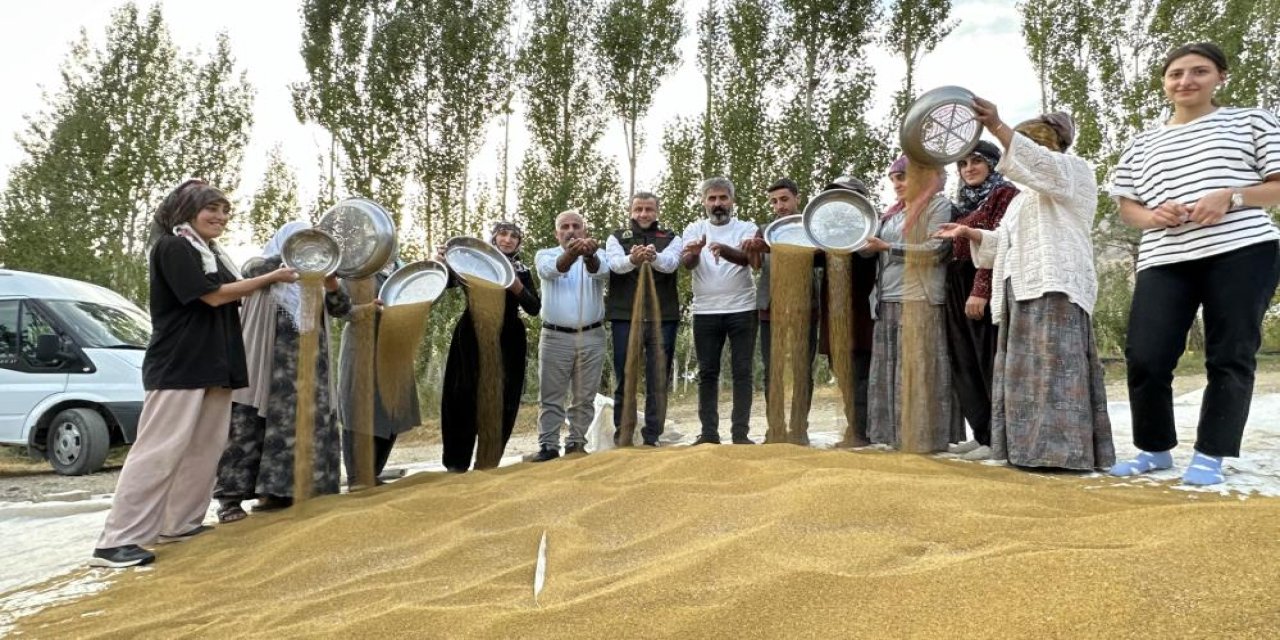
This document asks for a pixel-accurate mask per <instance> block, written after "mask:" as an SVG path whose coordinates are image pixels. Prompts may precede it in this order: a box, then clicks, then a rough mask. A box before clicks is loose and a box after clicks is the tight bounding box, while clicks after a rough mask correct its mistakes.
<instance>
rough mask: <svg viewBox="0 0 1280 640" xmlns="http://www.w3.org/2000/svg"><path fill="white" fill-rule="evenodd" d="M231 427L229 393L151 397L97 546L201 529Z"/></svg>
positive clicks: (169, 392)
mask: <svg viewBox="0 0 1280 640" xmlns="http://www.w3.org/2000/svg"><path fill="white" fill-rule="evenodd" d="M230 425H231V390H230V389H226V388H210V389H159V390H153V391H148V392H147V395H146V399H145V401H144V402H143V405H142V417H141V418H140V420H139V422H138V438H137V440H136V441H135V442H134V443H133V448H132V449H130V451H129V457H128V458H126V459H125V462H124V470H123V471H121V472H120V480H119V481H118V482H117V484H116V494H115V497H114V498H113V499H112V501H111V513H110V514H108V516H107V523H106V525H105V526H104V527H103V530H102V537H100V538H99V539H98V548H99V549H109V548H112V547H120V546H124V545H129V544H136V545H149V544H152V543H153V542H155V540H156V537H157V536H158V535H159V534H166V535H176V534H180V533H185V532H187V531H190V530H191V529H194V528H195V527H198V526H200V524H201V523H203V522H204V516H205V513H206V512H207V511H208V510H209V501H210V496H212V495H213V484H214V481H215V480H216V477H217V471H218V459H219V458H221V457H222V449H223V447H225V446H226V443H227V435H228V434H229V433H230V429H231V426H230Z"/></svg>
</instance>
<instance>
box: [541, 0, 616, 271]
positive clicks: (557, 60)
mask: <svg viewBox="0 0 1280 640" xmlns="http://www.w3.org/2000/svg"><path fill="white" fill-rule="evenodd" d="M529 11H530V13H531V14H532V15H531V19H532V20H531V23H530V25H529V32H528V34H527V36H528V39H527V41H526V42H525V45H524V46H523V47H521V49H520V52H519V54H518V56H517V59H516V70H517V72H518V73H519V74H520V88H521V90H522V92H523V94H524V101H525V106H526V109H527V111H526V114H525V121H526V124H527V126H528V128H529V134H530V138H531V141H530V142H531V144H530V146H529V148H528V150H527V151H526V152H525V156H524V159H523V161H522V162H521V164H520V168H519V170H518V172H517V174H516V176H517V183H518V185H519V186H518V187H517V192H518V193H519V209H518V213H519V216H520V217H521V218H522V219H523V220H524V222H525V230H526V234H525V242H526V246H528V247H530V248H531V249H532V248H544V247H549V246H553V245H555V244H556V241H555V230H554V227H555V222H554V221H555V217H556V215H557V214H559V213H560V212H561V211H564V210H566V209H570V208H577V209H579V210H580V211H581V212H582V214H583V217H584V218H586V221H587V224H588V226H589V227H590V228H591V232H592V234H593V235H594V236H596V237H597V238H600V237H601V236H602V234H603V233H604V232H607V231H608V230H609V229H611V228H613V226H614V225H615V224H616V223H617V221H618V219H619V213H618V212H619V210H620V209H621V208H622V196H621V194H620V193H619V191H620V190H619V185H618V172H617V168H616V166H615V165H614V163H613V162H612V161H611V160H608V159H606V158H605V157H604V156H603V155H602V154H601V153H600V151H599V150H598V149H597V145H598V143H599V141H600V138H601V136H602V135H603V133H604V118H605V116H604V109H603V107H602V106H601V103H600V90H599V88H598V87H597V86H596V85H595V83H594V82H593V79H592V77H591V74H590V72H589V69H590V57H589V55H588V53H589V51H588V50H587V48H585V47H580V46H578V44H579V43H582V42H588V41H589V40H590V32H589V29H590V25H591V24H592V23H593V21H594V20H595V15H596V13H595V12H596V8H595V6H594V5H593V4H592V3H591V0H531V1H530V3H529Z"/></svg>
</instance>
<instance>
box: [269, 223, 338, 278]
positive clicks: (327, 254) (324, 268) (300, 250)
mask: <svg viewBox="0 0 1280 640" xmlns="http://www.w3.org/2000/svg"><path fill="white" fill-rule="evenodd" d="M280 258H281V259H282V260H284V264H285V266H287V267H290V268H293V269H297V270H298V271H299V272H300V273H323V274H324V275H325V276H331V275H333V274H334V272H336V271H337V270H338V265H339V264H341V263H342V249H341V248H340V247H339V246H338V241H337V240H334V239H333V236H331V235H329V234H327V233H325V232H323V231H321V230H319V229H301V230H299V231H297V232H295V233H294V234H293V235H291V236H289V238H288V239H287V240H285V241H284V246H283V247H281V248H280Z"/></svg>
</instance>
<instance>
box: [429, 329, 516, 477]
mask: <svg viewBox="0 0 1280 640" xmlns="http://www.w3.org/2000/svg"><path fill="white" fill-rule="evenodd" d="M525 331H526V329H525V326H524V323H523V322H521V321H520V320H516V321H514V322H511V321H505V322H504V323H503V325H502V333H501V334H500V336H499V338H498V344H499V349H500V351H501V357H502V374H503V378H502V447H503V450H506V447H507V442H508V441H509V440H510V439H511V432H512V431H513V430H514V429H515V426H516V417H517V415H518V414H519V413H520V397H521V396H522V395H523V394H524V373H525V364H526V363H525V360H526V349H527V348H528V342H527V338H526V337H525ZM443 384H444V388H443V389H442V390H441V391H442V393H441V394H440V445H441V454H440V462H441V464H443V465H444V466H445V468H446V469H448V470H450V471H457V472H461V471H466V470H468V469H470V468H471V464H472V458H473V457H474V454H475V449H476V445H477V437H478V433H479V425H477V424H476V415H477V406H476V402H477V399H478V396H477V391H478V390H479V388H480V385H481V384H482V382H481V380H480V343H479V342H478V339H477V338H476V332H475V325H474V323H472V321H471V311H470V310H469V309H468V310H467V312H466V313H464V314H463V315H462V317H461V318H460V319H459V320H458V324H457V325H455V326H454V328H453V341H452V342H450V343H449V355H448V357H447V359H446V360H445V368H444V383H443Z"/></svg>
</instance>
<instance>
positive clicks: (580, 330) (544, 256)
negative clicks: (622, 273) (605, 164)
mask: <svg viewBox="0 0 1280 640" xmlns="http://www.w3.org/2000/svg"><path fill="white" fill-rule="evenodd" d="M556 240H558V241H559V242H560V246H558V247H553V248H551V249H543V250H541V251H539V252H538V253H537V255H536V256H535V258H534V263H535V264H536V265H537V269H538V277H539V278H540V279H541V280H542V287H543V294H542V312H541V313H540V314H539V315H540V316H541V317H542V337H541V338H540V339H539V341H538V382H539V392H538V395H539V396H540V398H539V400H540V403H541V409H540V411H539V412H538V445H539V448H538V452H537V453H535V454H533V455H532V456H529V457H528V458H527V459H528V460H530V461H531V462H546V461H547V460H553V459H555V458H558V457H560V428H561V427H562V426H564V423H565V420H566V418H567V419H568V421H569V435H568V437H567V438H565V448H564V453H565V455H566V456H567V455H571V454H574V453H586V445H587V427H589V426H590V425H591V418H592V417H593V416H594V414H595V407H594V404H593V400H594V399H595V394H596V389H598V388H599V387H600V370H601V369H602V368H603V366H604V342H605V339H604V286H605V282H607V281H608V279H609V269H608V268H607V267H605V265H604V251H603V250H601V249H600V248H599V246H598V245H597V243H596V241H595V240H592V239H591V238H588V237H587V229H586V222H585V221H584V220H583V219H582V216H581V215H580V214H579V213H578V211H577V210H576V209H570V210H568V211H565V212H564V213H561V214H560V215H558V216H556ZM566 400H567V401H568V402H569V405H568V409H567V410H566V408H565V403H566Z"/></svg>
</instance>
